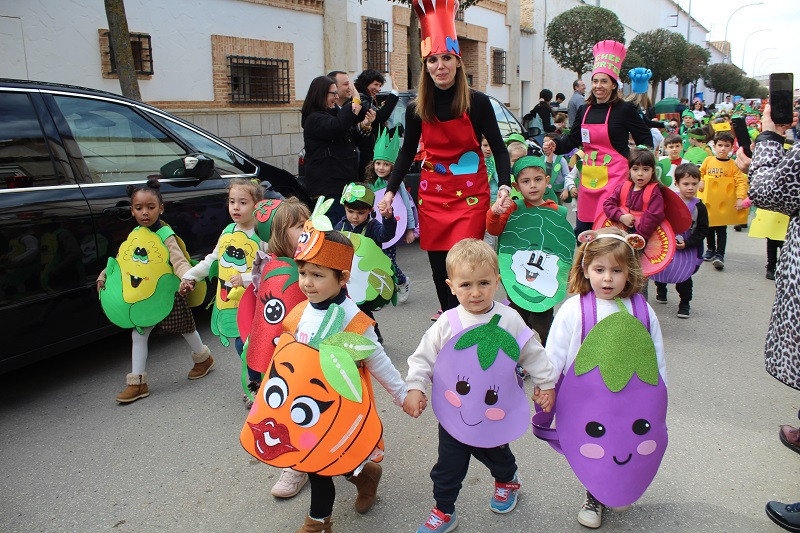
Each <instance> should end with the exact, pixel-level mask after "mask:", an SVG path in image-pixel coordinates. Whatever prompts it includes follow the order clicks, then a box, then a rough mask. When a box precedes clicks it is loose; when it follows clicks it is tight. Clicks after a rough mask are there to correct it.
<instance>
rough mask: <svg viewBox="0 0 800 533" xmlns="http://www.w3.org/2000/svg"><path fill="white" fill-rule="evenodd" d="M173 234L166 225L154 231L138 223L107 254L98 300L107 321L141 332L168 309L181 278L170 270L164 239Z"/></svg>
mask: <svg viewBox="0 0 800 533" xmlns="http://www.w3.org/2000/svg"><path fill="white" fill-rule="evenodd" d="M174 234H175V232H174V231H173V230H172V228H170V227H169V226H167V225H164V226H162V227H161V229H159V230H158V231H157V232H155V233H154V232H152V231H151V230H150V229H149V228H145V227H142V226H139V227H137V228H135V229H134V230H133V231H132V232H131V233H130V235H128V238H127V239H125V241H124V242H123V243H122V244H121V245H120V247H119V253H118V254H117V257H116V258H114V257H109V258H108V264H107V266H106V287H105V289H104V290H101V291H100V304H101V305H102V307H103V312H105V314H106V316H107V317H108V319H109V320H110V321H111V322H113V323H114V324H116V325H117V326H119V327H121V328H136V330H137V331H139V332H140V333H141V331H142V328H146V327H150V326H155V325H156V324H158V323H159V322H161V321H162V320H164V319H165V318H166V317H167V315H169V313H170V311H172V305H173V304H174V302H175V293H176V292H177V291H178V287H179V286H180V283H181V280H180V278H178V276H176V275H175V273H174V272H173V270H172V265H171V264H170V261H169V250H167V247H166V246H165V245H164V241H165V240H166V239H167V237H170V236H172V235H174Z"/></svg>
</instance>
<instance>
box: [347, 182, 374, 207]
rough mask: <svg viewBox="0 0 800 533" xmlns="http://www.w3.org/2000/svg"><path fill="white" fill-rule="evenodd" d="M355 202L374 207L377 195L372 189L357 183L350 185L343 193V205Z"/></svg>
mask: <svg viewBox="0 0 800 533" xmlns="http://www.w3.org/2000/svg"><path fill="white" fill-rule="evenodd" d="M353 202H364V203H365V204H369V205H372V204H374V203H375V193H374V192H372V189H370V188H369V187H365V186H364V185H359V184H357V183H348V184H347V187H345V188H344V191H342V203H343V204H351V203H353Z"/></svg>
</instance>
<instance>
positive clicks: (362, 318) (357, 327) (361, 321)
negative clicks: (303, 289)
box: [284, 311, 375, 335]
mask: <svg viewBox="0 0 800 533" xmlns="http://www.w3.org/2000/svg"><path fill="white" fill-rule="evenodd" d="M284 320H285V319H284ZM374 325H375V321H374V320H372V319H371V318H370V317H369V316H367V314H366V313H364V312H363V311H359V312H358V313H356V316H354V317H353V318H352V319H351V320H350V322H349V323H348V324H347V326H345V328H344V331H346V332H348V333H358V334H359V335H363V334H364V332H365V331H367V329H368V328H369V327H370V326H374Z"/></svg>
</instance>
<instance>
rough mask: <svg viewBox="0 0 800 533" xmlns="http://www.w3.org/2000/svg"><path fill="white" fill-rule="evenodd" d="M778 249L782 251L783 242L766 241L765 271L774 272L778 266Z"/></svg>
mask: <svg viewBox="0 0 800 533" xmlns="http://www.w3.org/2000/svg"><path fill="white" fill-rule="evenodd" d="M778 248H780V249H781V250H782V249H783V241H776V240H775V239H769V238H768V239H767V270H775V267H776V266H778Z"/></svg>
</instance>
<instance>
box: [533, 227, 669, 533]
mask: <svg viewBox="0 0 800 533" xmlns="http://www.w3.org/2000/svg"><path fill="white" fill-rule="evenodd" d="M578 240H579V242H581V243H582V244H581V246H580V248H579V249H578V251H577V253H576V254H575V259H574V263H573V265H572V270H571V271H570V276H569V289H568V290H569V292H570V293H573V294H576V296H573V297H572V298H570V299H568V300H567V301H565V302H564V304H563V305H562V306H561V308H560V309H559V310H558V313H557V314H556V316H555V319H554V321H553V326H552V329H551V330H550V337H549V338H550V341H549V342H548V343H547V355H548V357H549V359H550V361H551V363H552V364H553V367H554V368H555V370H556V372H557V373H558V374H562V373H563V376H562V378H561V380H560V382H559V385H558V386H557V390H558V401H557V402H556V405H555V408H554V409H553V411H554V413H551V414H545V413H537V414H536V415H535V416H534V419H533V430H534V434H535V435H536V436H537V437H540V438H543V439H545V440H548V441H550V444H551V445H552V446H553V448H555V449H556V450H558V451H560V452H561V453H563V454H564V456H565V457H566V459H567V461H568V462H569V464H570V466H571V467H572V470H573V471H574V472H575V475H576V476H577V477H578V479H579V480H580V481H581V483H582V484H583V485H584V486H585V488H586V498H585V500H584V503H583V505H582V506H581V509H580V511H579V512H578V522H579V523H580V524H582V525H583V526H586V527H589V528H599V527H600V526H601V525H602V517H603V509H604V507H605V506H608V507H611V508H612V509H617V510H619V509H620V508H626V507H627V506H629V505H630V504H631V503H633V502H634V501H636V500H638V499H639V498H640V497H641V496H642V494H643V493H644V491H645V490H646V489H647V487H648V486H649V485H650V482H651V481H652V480H653V478H654V477H655V475H656V472H657V471H658V467H659V465H660V464H661V459H662V458H663V456H664V451H665V450H666V447H667V425H666V415H667V387H666V367H665V364H664V346H663V341H662V337H661V327H660V326H659V323H658V318H657V317H656V315H655V312H654V311H653V309H652V308H651V307H650V306H649V305H648V304H647V301H646V300H645V299H644V297H643V296H642V295H641V294H639V291H640V290H641V287H642V284H643V282H644V277H643V276H642V271H641V266H640V263H639V260H638V257H637V253H636V251H637V250H639V249H641V248H643V247H644V245H645V240H644V238H643V237H642V236H640V235H637V234H631V235H626V234H625V233H623V232H622V231H621V230H619V229H617V228H605V229H602V230H599V231H585V232H583V233H582V234H581V235H580V236H579V237H578ZM553 415H555V420H556V427H555V428H554V429H551V428H550V427H549V426H550V422H551V421H552V418H553Z"/></svg>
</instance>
